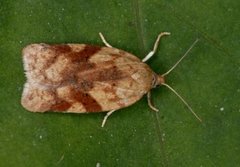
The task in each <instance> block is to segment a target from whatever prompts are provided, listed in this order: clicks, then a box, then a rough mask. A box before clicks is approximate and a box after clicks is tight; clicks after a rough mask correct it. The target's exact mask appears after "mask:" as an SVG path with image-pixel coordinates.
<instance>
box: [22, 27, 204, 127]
mask: <svg viewBox="0 0 240 167" xmlns="http://www.w3.org/2000/svg"><path fill="white" fill-rule="evenodd" d="M99 34H100V37H101V39H102V41H103V43H104V44H105V45H106V47H99V46H93V45H86V44H58V45H48V44H43V43H41V44H30V45H28V46H26V47H25V48H24V49H23V51H22V53H23V62H24V70H25V73H26V77H27V82H26V83H25V85H24V90H23V93H22V99H21V103H22V105H23V107H24V108H26V109H27V110H29V111H32V112H46V111H56V112H69V113H91V112H105V111H109V112H108V113H107V115H106V116H105V118H104V120H103V123H102V126H104V124H105V122H106V120H107V117H108V116H109V115H110V114H111V113H113V112H114V111H116V110H118V109H121V108H124V107H127V106H130V105H132V104H133V103H135V102H136V101H138V100H139V99H140V98H142V96H143V95H145V94H147V96H148V105H149V106H150V108H151V109H153V110H155V111H158V110H157V109H156V108H155V107H154V106H153V105H152V103H151V100H150V96H151V95H150V90H151V89H152V88H155V87H156V86H157V85H164V86H167V87H168V88H169V89H171V90H172V91H173V92H174V93H175V94H176V95H177V96H178V97H179V98H180V99H181V100H182V101H183V102H184V103H185V104H186V105H187V107H188V108H189V109H190V111H191V112H192V113H193V114H194V115H195V116H196V117H197V118H198V119H199V120H200V118H199V117H198V116H197V115H196V114H195V113H194V112H193V111H192V109H191V107H190V106H189V105H188V104H187V103H186V102H185V100H184V99H183V98H182V97H181V96H180V95H178V94H177V93H176V91H174V90H173V89H172V88H171V87H170V86H169V85H167V84H166V83H165V80H164V76H166V75H167V74H168V73H169V72H170V71H172V70H173V68H175V67H176V66H177V64H178V63H179V62H180V61H181V60H182V59H183V58H184V57H185V56H186V55H187V53H188V52H189V51H190V49H191V48H192V47H193V45H194V44H195V43H196V42H197V41H195V42H194V44H193V45H192V46H191V47H190V48H189V50H188V51H187V52H186V54H185V55H184V56H183V57H182V58H181V59H180V60H179V61H178V62H177V63H176V64H175V65H174V66H173V67H172V68H171V69H170V70H169V71H168V72H167V73H165V74H163V75H158V74H156V73H155V72H153V71H152V70H151V68H150V67H149V66H148V65H147V64H145V63H144V62H146V61H147V60H148V59H149V58H151V57H152V56H153V55H154V53H155V52H156V50H157V46H158V43H159V41H160V38H161V37H162V36H164V35H169V34H170V33H168V32H162V33H160V34H159V35H158V38H157V40H156V42H155V45H154V49H153V50H152V51H151V52H150V53H149V54H148V55H147V56H146V57H145V58H144V59H143V60H140V59H139V58H138V57H136V56H134V55H132V54H130V53H128V52H126V51H123V50H120V49H117V48H113V47H112V46H111V45H110V44H109V43H108V42H107V41H106V40H105V38H104V37H103V35H102V34H101V33H99Z"/></svg>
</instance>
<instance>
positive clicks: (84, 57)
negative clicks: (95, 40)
mask: <svg viewBox="0 0 240 167" xmlns="http://www.w3.org/2000/svg"><path fill="white" fill-rule="evenodd" d="M99 50H101V47H99V46H93V45H86V46H85V47H84V49H83V50H81V51H79V52H72V53H70V54H69V56H70V58H71V60H72V62H88V59H89V58H90V57H91V56H92V55H94V54H95V53H97V52H98V51H99Z"/></svg>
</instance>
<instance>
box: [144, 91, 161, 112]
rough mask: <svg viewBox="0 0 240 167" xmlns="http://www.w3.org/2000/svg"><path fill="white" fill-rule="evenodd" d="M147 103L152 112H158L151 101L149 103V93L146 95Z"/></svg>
mask: <svg viewBox="0 0 240 167" xmlns="http://www.w3.org/2000/svg"><path fill="white" fill-rule="evenodd" d="M147 101H148V106H149V107H150V108H151V109H152V110H153V111H156V112H157V111H159V110H158V109H157V108H156V107H154V106H153V104H152V101H151V92H150V91H149V92H148V93H147Z"/></svg>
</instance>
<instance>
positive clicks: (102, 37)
mask: <svg viewBox="0 0 240 167" xmlns="http://www.w3.org/2000/svg"><path fill="white" fill-rule="evenodd" d="M99 36H100V38H101V40H102V42H103V43H104V44H105V45H106V46H107V47H109V48H112V46H111V45H110V44H109V43H108V42H107V41H106V39H105V38H104V36H103V34H102V33H101V32H99Z"/></svg>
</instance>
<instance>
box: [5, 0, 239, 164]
mask: <svg viewBox="0 0 240 167" xmlns="http://www.w3.org/2000/svg"><path fill="white" fill-rule="evenodd" d="M239 5H240V2H239V1H237V0H226V1H221V2H220V1H217V0H208V1H190V0H183V1H176V0H174V1H167V0H162V1H159V0H147V1H146V0H132V1H117V0H114V1H107V0H102V1H97V0H89V1H84V0H73V1H64V0H52V1H49V0H35V1H30V0H22V1H20V0H15V1H11V0H10V1H9V0H1V2H0V110H1V111H0V166H13V167H14V166H16V167H28V166H29V167H30V166H36V167H38V166H86V167H90V166H91V167H92V166H96V165H97V163H98V165H100V166H101V167H108V166H109V167H112V166H121V167H122V166H129V167H133V166H134V167H135V166H151V167H152V166H164V167H165V166H237V165H239V164H240V158H239V157H240V156H239V155H240V133H239V128H240V121H239V119H240V105H239V99H240V96H239V95H240V87H239V85H240V75H239V73H240V68H239V67H240V59H239V55H240V50H239V43H240V41H239V34H240V22H239V16H240V12H239ZM100 31H101V32H102V33H103V34H104V35H105V37H106V39H107V41H108V42H109V43H110V44H111V45H113V46H114V47H117V48H121V49H123V50H126V51H128V52H131V53H133V54H135V55H137V56H138V57H139V58H143V57H144V56H145V55H146V54H147V53H148V52H149V51H150V50H151V49H152V47H153V44H154V41H155V39H156V37H157V35H158V33H159V32H161V31H169V32H171V34H172V35H171V36H168V37H164V38H163V39H162V41H161V44H160V46H159V48H158V52H157V53H156V54H155V55H154V57H152V58H151V60H149V61H148V62H147V64H149V66H150V67H151V68H152V69H153V70H154V71H155V72H157V73H164V72H166V71H167V70H168V69H169V68H170V67H171V66H172V65H173V64H174V63H175V62H176V61H177V60H179V58H180V57H181V56H182V55H183V54H184V53H185V51H186V50H187V49H188V48H189V47H190V45H191V44H192V43H193V41H194V40H195V39H197V38H199V39H200V42H199V43H198V44H197V45H196V46H195V47H194V48H193V49H192V51H191V52H190V53H189V55H188V57H187V58H186V59H185V60H184V61H183V62H182V63H181V64H180V65H179V66H178V67H177V68H176V69H175V70H174V71H173V72H172V73H171V74H170V75H169V76H167V83H168V84H169V85H171V86H172V87H174V89H175V90H176V91H178V92H179V93H180V94H181V95H182V96H183V97H184V98H185V100H186V101H188V103H189V104H190V105H191V106H192V108H193V109H194V111H195V112H196V113H197V114H198V115H199V116H200V117H201V118H202V120H203V122H202V123H199V122H198V121H197V120H196V119H195V118H194V117H193V115H192V114H191V113H190V112H189V110H188V109H187V108H186V107H185V106H184V104H183V103H182V102H181V101H180V100H179V99H178V98H177V97H176V96H175V95H174V94H173V93H172V92H171V91H170V90H168V89H166V88H164V87H159V88H156V89H154V90H152V100H153V102H154V104H155V106H156V107H157V108H159V109H160V112H157V113H156V112H153V111H151V110H150V108H149V107H148V105H147V100H146V97H144V98H142V99H141V100H140V101H139V102H137V103H136V104H134V105H132V106H130V107H128V108H125V109H121V110H119V111H118V112H115V113H114V114H113V115H112V116H110V117H109V119H108V121H107V123H106V126H105V128H101V127H100V125H101V121H102V119H103V117H104V115H105V114H104V113H99V114H61V113H45V114H38V113H31V112H28V111H26V110H25V109H24V108H23V107H22V106H21V104H20V99H21V93H22V89H23V84H24V82H25V80H26V78H25V76H24V71H23V64H22V57H21V50H22V48H23V47H24V46H26V45H27V44H30V43H40V42H45V43H89V44H98V45H101V46H103V43H102V42H101V40H100V38H99V36H98V32H100Z"/></svg>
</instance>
